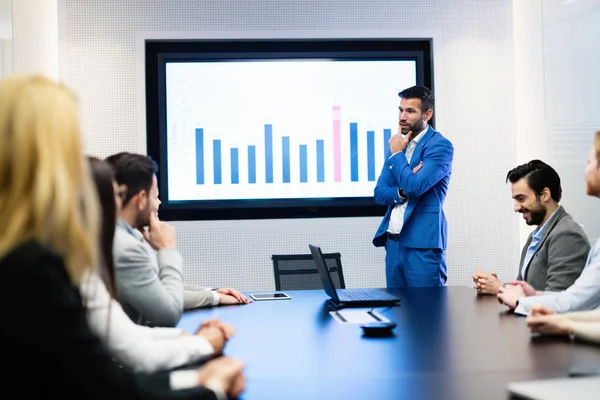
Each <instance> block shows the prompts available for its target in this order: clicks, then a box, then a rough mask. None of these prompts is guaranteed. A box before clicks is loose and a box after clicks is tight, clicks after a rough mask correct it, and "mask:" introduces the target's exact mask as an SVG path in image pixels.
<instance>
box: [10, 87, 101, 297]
mask: <svg viewBox="0 0 600 400" xmlns="http://www.w3.org/2000/svg"><path fill="white" fill-rule="evenodd" d="M78 113H79V111H78V107H77V101H76V99H75V96H74V94H73V93H72V92H71V91H70V90H69V89H67V88H66V87H64V86H63V85H61V84H59V83H57V82H54V81H52V80H50V79H48V78H46V77H43V76H15V77H11V78H7V79H4V80H2V81H0V221H1V225H0V259H1V258H3V257H4V256H5V255H7V254H8V253H9V252H11V251H12V250H13V249H15V248H16V247H17V246H19V245H21V244H23V243H25V242H28V241H37V242H39V243H42V244H43V245H46V246H47V247H49V248H50V249H51V250H52V251H54V252H56V253H57V254H59V255H60V256H62V257H63V259H64V261H65V265H66V267H67V272H68V273H69V276H70V277H71V280H72V281H73V283H74V284H76V285H79V283H80V282H81V279H82V277H83V276H84V274H85V273H86V272H87V271H91V270H92V269H93V268H94V266H95V265H96V262H97V257H96V253H97V243H98V209H99V207H98V204H97V203H98V200H97V198H96V194H95V191H94V187H93V184H92V181H91V177H90V174H89V169H88V164H87V162H86V161H85V158H84V156H83V149H82V143H81V137H80V132H79V118H78Z"/></svg>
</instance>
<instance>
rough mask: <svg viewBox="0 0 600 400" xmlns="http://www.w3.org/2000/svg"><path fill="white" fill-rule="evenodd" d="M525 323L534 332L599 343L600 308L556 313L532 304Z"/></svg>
mask: <svg viewBox="0 0 600 400" xmlns="http://www.w3.org/2000/svg"><path fill="white" fill-rule="evenodd" d="M527 325H528V326H529V328H530V329H531V332H534V333H541V334H543V335H556V336H569V337H570V338H571V339H575V338H577V339H581V340H586V341H589V342H595V343H600V310H593V311H579V312H572V313H566V314H556V313H555V312H554V311H553V310H552V309H550V308H548V307H544V306H534V307H533V308H532V310H531V315H530V316H528V317H527Z"/></svg>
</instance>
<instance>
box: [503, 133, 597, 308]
mask: <svg viewBox="0 0 600 400" xmlns="http://www.w3.org/2000/svg"><path fill="white" fill-rule="evenodd" d="M599 160H600V131H598V132H596V136H595V139H594V145H593V146H592V148H591V149H590V151H589V153H588V160H587V167H586V169H585V181H586V193H587V194H588V195H589V196H594V197H600V161H599ZM497 297H498V300H499V301H500V302H501V303H503V304H505V305H507V306H508V307H509V308H512V309H515V312H516V313H518V314H523V315H528V314H530V312H531V310H532V309H533V307H534V306H536V305H540V306H544V307H547V308H548V309H550V310H552V311H554V312H556V313H567V312H573V311H585V310H593V309H596V308H599V307H600V239H598V240H597V241H596V243H595V244H594V246H592V249H591V250H590V252H589V253H588V258H587V261H586V264H585V267H584V268H583V272H582V273H581V275H580V276H579V278H577V280H576V281H575V282H574V283H573V285H571V286H570V287H568V288H567V289H566V290H564V291H561V292H541V291H536V290H535V289H534V288H533V287H531V285H529V284H527V283H525V282H522V281H513V282H510V283H509V284H508V285H506V286H504V287H501V288H500V289H498V295H497Z"/></svg>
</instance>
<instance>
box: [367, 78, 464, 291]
mask: <svg viewBox="0 0 600 400" xmlns="http://www.w3.org/2000/svg"><path fill="white" fill-rule="evenodd" d="M398 96H400V107H399V111H400V113H399V126H398V133H397V134H396V135H394V136H392V137H391V139H390V140H389V142H388V143H389V148H390V151H389V152H387V154H386V159H385V164H384V166H383V169H382V171H381V175H380V176H379V179H378V180H377V186H375V201H376V202H377V203H378V204H383V205H387V206H388V210H387V212H386V214H385V217H384V218H383V221H382V222H381V225H380V226H379V229H378V230H377V233H376V234H375V238H374V239H373V244H374V245H375V246H378V247H379V246H385V250H386V256H385V274H386V284H387V287H388V288H392V287H393V288H403V287H427V286H444V284H445V283H446V278H447V275H446V256H445V251H446V243H447V224H446V216H445V214H444V209H443V205H444V200H445V198H446V193H447V191H448V184H449V182H450V174H451V172H452V158H453V156H454V147H453V146H452V143H450V141H449V140H448V139H446V138H445V137H443V136H442V134H441V133H439V132H437V131H436V130H435V129H433V128H432V127H431V126H429V124H428V122H429V121H430V120H431V117H432V116H433V107H434V97H433V94H432V93H431V91H430V90H429V89H428V88H426V87H424V86H413V87H410V88H408V89H404V90H403V91H402V92H400V93H398Z"/></svg>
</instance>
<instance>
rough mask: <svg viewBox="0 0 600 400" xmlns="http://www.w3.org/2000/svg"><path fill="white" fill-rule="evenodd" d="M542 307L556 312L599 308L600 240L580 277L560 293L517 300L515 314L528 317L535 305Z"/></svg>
mask: <svg viewBox="0 0 600 400" xmlns="http://www.w3.org/2000/svg"><path fill="white" fill-rule="evenodd" d="M538 304H539V305H543V306H546V307H549V308H551V309H553V310H554V311H556V312H557V313H566V312H571V311H585V310H593V309H596V308H599V307H600V239H598V240H597V241H596V243H594V246H593V247H592V249H591V250H590V252H589V253H588V259H587V261H586V263H585V267H584V268H583V271H582V272H581V275H580V276H579V278H577V280H576V281H575V282H574V283H573V284H572V285H571V286H569V287H568V288H567V290H563V291H562V292H544V294H543V295H541V296H530V297H523V298H521V299H519V305H518V306H517V308H516V309H515V313H518V314H522V315H528V314H529V313H530V311H531V308H532V307H533V306H535V305H538Z"/></svg>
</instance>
